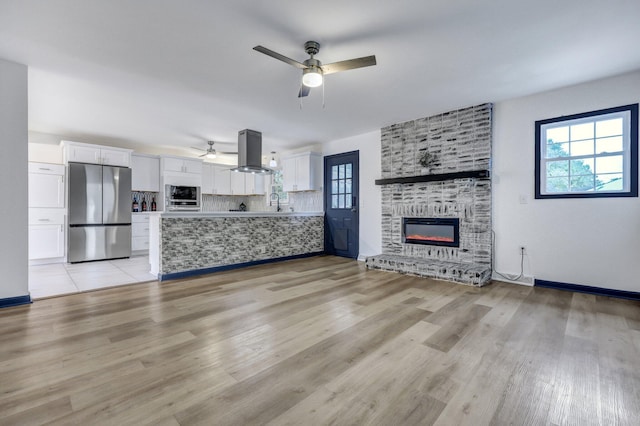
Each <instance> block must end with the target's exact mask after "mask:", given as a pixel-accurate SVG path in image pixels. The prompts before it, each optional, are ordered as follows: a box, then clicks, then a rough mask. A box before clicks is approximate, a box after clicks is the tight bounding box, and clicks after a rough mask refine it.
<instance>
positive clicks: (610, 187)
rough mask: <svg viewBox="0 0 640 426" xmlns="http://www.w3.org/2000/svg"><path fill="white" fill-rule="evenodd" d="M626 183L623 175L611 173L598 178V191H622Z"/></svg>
mask: <svg viewBox="0 0 640 426" xmlns="http://www.w3.org/2000/svg"><path fill="white" fill-rule="evenodd" d="M623 183H624V181H623V180H622V173H610V174H606V175H597V176H596V191H622V190H623V189H624V188H623Z"/></svg>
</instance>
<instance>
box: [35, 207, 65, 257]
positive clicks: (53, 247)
mask: <svg viewBox="0 0 640 426" xmlns="http://www.w3.org/2000/svg"><path fill="white" fill-rule="evenodd" d="M64 219H65V214H64V209H46V208H30V209H29V260H40V259H53V258H62V257H64V248H65V245H64V242H65V227H64Z"/></svg>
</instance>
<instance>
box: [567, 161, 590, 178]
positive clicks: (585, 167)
mask: <svg viewBox="0 0 640 426" xmlns="http://www.w3.org/2000/svg"><path fill="white" fill-rule="evenodd" d="M571 175H581V176H593V158H587V159H584V160H571Z"/></svg>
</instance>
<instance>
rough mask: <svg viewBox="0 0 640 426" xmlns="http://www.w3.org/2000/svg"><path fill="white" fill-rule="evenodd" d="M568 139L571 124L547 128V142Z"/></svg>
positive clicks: (565, 140)
mask: <svg viewBox="0 0 640 426" xmlns="http://www.w3.org/2000/svg"><path fill="white" fill-rule="evenodd" d="M568 140H569V126H563V127H555V128H552V129H547V143H549V141H553V142H567V141H568Z"/></svg>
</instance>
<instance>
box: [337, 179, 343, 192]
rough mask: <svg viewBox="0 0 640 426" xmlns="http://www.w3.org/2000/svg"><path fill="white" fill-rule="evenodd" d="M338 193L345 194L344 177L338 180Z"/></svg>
mask: <svg viewBox="0 0 640 426" xmlns="http://www.w3.org/2000/svg"><path fill="white" fill-rule="evenodd" d="M338 193H340V194H344V180H342V179H340V180H339V181H338Z"/></svg>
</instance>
